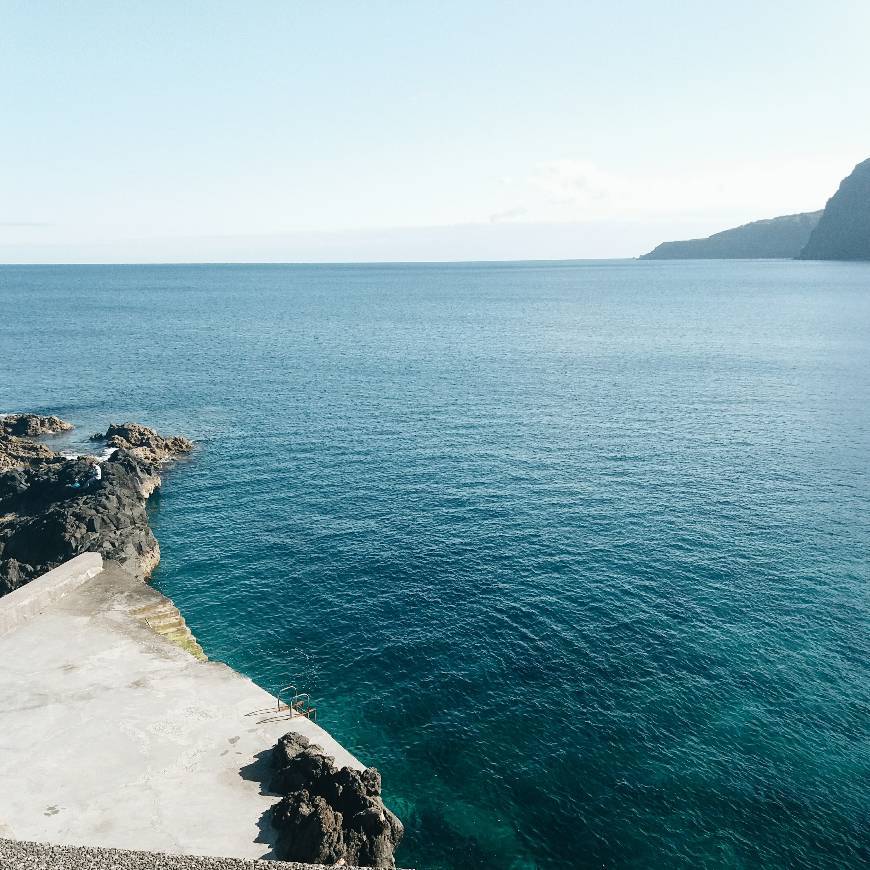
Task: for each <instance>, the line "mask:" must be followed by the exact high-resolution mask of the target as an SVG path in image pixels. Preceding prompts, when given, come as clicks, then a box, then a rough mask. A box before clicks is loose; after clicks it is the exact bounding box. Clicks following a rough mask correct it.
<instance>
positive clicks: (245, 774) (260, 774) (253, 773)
mask: <svg viewBox="0 0 870 870" xmlns="http://www.w3.org/2000/svg"><path fill="white" fill-rule="evenodd" d="M272 773H273V770H272V750H271V749H264V750H263V751H262V752H258V753H257V754H256V755H255V756H254V760H253V761H252V762H250V763H249V764H246V765H244V766H243V767H240V768H239V776H240V777H241V778H242V779H244V780H246V781H248V782H256V783H257V784H258V785H259V786H260V794H261V795H275V803H278V799H279V798H280V795H278V794H276V793H275V792H273V791H270V789H269V780H270V779H271V778H272ZM257 832H258V833H257V836H256V837H255V838H254V842H255V843H262V844H263V845H265V846H268V847H269V850H268V851H267V852H265V853H264V854H262V855H260V859H261V860H264V859H266V860H273V861H274V860H277V855H276V854H275V844H276V843H277V840H278V832H277V831H276V830H275V828H274V826H273V825H272V807H269V808H268V809H266V810H263V813H262V814H261V816H260V818H259V819H257Z"/></svg>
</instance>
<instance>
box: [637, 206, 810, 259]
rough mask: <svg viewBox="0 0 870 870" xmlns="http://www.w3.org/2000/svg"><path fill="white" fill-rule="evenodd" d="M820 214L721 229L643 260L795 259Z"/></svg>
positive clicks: (665, 247)
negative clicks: (706, 236) (718, 231)
mask: <svg viewBox="0 0 870 870" xmlns="http://www.w3.org/2000/svg"><path fill="white" fill-rule="evenodd" d="M821 215H822V212H820V211H812V212H805V213H804V214H790V215H785V216H784V217H776V218H771V219H769V220H763V221H753V222H752V223H750V224H744V225H743V226H741V227H735V228H734V229H732V230H723V231H722V232H721V233H715V234H714V235H712V236H709V237H708V238H706V239H687V240H686V241H683V242H663V243H662V244H661V245H659V246H658V247H657V248H655V249H653V250H652V251H650V252H649V253H648V254H644V255H643V256H642V257H641V259H642V260H726V259H746V260H751V259H768V258H774V259H780V258H781V259H791V258H793V257H797V256H798V255H799V254H800V253H801V251H802V250H804V246H805V245H806V244H807V241H808V240H809V238H810V234H811V233H812V232H813V229H814V228H815V226H816V224H817V223H818V222H819V218H820V217H821Z"/></svg>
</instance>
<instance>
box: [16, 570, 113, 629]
mask: <svg viewBox="0 0 870 870" xmlns="http://www.w3.org/2000/svg"><path fill="white" fill-rule="evenodd" d="M102 570H103V557H102V556H101V555H100V554H99V553H82V555H81V556H76V557H75V558H74V559H70V560H69V561H68V562H64V563H63V565H60V566H59V567H57V568H55V569H54V570H53V571H49V572H48V573H47V574H43V575H42V576H41V577H37V578H36V579H35V580H31V581H30V583H25V584H24V586H21V587H19V588H18V589H16V590H15V591H14V592H10V593H9V594H8V595H4V596H2V597H0V637H2V636H3V635H4V634H8V633H9V632H10V631H12V629H14V628H16V627H17V626H19V625H21V624H22V623H24V622H27V620H29V619H32V618H33V617H34V616H36V615H38V614H39V613H41V612H42V611H43V610H44V609H45V608H46V607H48V606H49V605H51V604H54V603H55V602H56V601H58V600H59V599H61V598H63V596H64V595H66V594H67V592H71V591H72V590H73V589H75V588H77V587H78V586H81V584H82V583H84V582H85V580H88V579H90V578H91V577H95V576H96V575H97V574H99V573H100V572H101V571H102Z"/></svg>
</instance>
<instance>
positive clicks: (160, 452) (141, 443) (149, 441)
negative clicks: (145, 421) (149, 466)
mask: <svg viewBox="0 0 870 870" xmlns="http://www.w3.org/2000/svg"><path fill="white" fill-rule="evenodd" d="M91 441H104V442H105V443H106V446H107V447H118V448H122V449H124V450H127V451H129V453H131V454H132V455H133V456H135V457H136V458H137V459H141V460H142V461H143V462H150V463H153V464H159V463H163V462H169V461H170V460H172V459H176V458H177V457H179V456H181V455H182V454H184V453H190V451H191V450H193V442H192V441H188V440H187V438H182V437H181V436H180V435H174V436H171V437H169V438H164V437H163V436H162V435H158V434H157V432H155V431H154V430H153V429H149V428H148V427H147V426H140V425H139V424H138V423H120V424H119V423H112V424H111V425H110V426H109V428H108V429H107V430H106V432H105V434H103V435H101V434H99V433H97V434H96V435H92V436H91Z"/></svg>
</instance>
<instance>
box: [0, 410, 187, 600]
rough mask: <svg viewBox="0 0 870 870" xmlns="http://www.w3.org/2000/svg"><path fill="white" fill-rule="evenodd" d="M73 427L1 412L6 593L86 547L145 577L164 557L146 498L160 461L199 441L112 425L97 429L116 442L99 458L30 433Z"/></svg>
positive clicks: (0, 542)
mask: <svg viewBox="0 0 870 870" xmlns="http://www.w3.org/2000/svg"><path fill="white" fill-rule="evenodd" d="M71 428H72V425H71V424H69V423H67V422H65V421H63V420H59V419H58V418H56V417H40V416H38V415H35V414H17V415H13V416H9V417H3V418H0V595H4V594H6V593H7V592H11V591H12V590H13V589H16V588H18V587H19V586H21V585H22V584H24V583H27V582H28V581H30V580H32V579H34V578H35V577H38V576H40V575H41V574H44V573H45V572H46V571H50V570H51V569H52V568H55V567H57V566H58V565H60V564H61V563H63V562H65V561H67V560H68V559H71V558H73V557H74V556H77V555H79V554H80V553H85V552H99V553H101V554H102V556H103V557H104V558H105V559H112V560H114V561H116V562H119V563H121V564H122V565H124V566H125V567H127V568H128V569H129V570H131V571H132V572H133V573H136V574H141V575H143V576H146V577H147V576H148V575H149V574H150V573H151V571H153V569H154V567H155V566H156V565H157V563H158V562H159V561H160V547H159V546H158V544H157V540H156V539H155V537H154V535H153V534H152V532H151V528H150V526H149V525H148V516H147V513H146V510H145V504H146V500H147V498H148V496H150V495H151V493H153V492H154V490H155V489H156V488H157V487H158V486H160V473H159V472H160V469H161V467H162V465H163V464H165V463H166V462H169V461H171V460H173V459H176V458H178V457H179V456H182V455H184V454H186V453H189V452H190V450H192V449H193V444H192V443H191V442H189V441H187V440H186V439H184V438H163V437H162V436H161V435H158V434H157V432H155V431H154V430H153V429H147V428H146V427H144V426H138V425H136V424H123V425H121V426H115V425H113V426H111V427H110V428H109V430H108V432H107V433H106V434H105V435H100V436H96V437H98V438H99V439H100V440H102V441H105V442H106V444H107V445H108V446H110V447H113V448H115V449H114V451H113V452H112V454H111V455H110V456H109V457H108V458H107V459H106V460H104V461H102V462H99V463H98V462H97V460H96V458H95V457H78V458H75V459H69V458H66V457H64V456H62V455H61V454H59V453H57V452H55V451H53V450H51V448H50V447H48V446H47V445H46V444H45V443H43V442H40V441H34V440H32V438H33V437H34V436H37V435H46V434H48V435H50V434H56V433H58V432H61V431H65V430H67V429H71ZM19 432H20V433H23V434H22V435H19V434H15V433H19ZM97 469H98V470H97Z"/></svg>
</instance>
